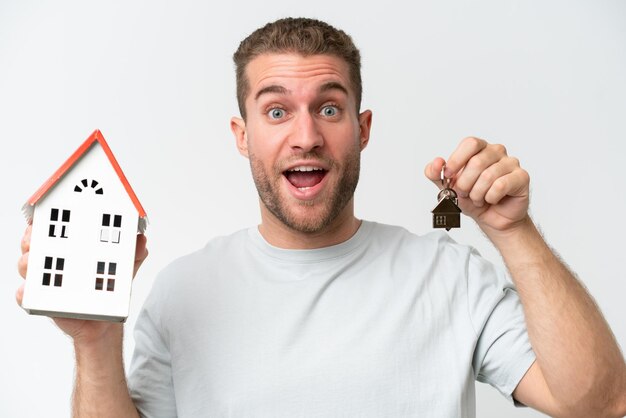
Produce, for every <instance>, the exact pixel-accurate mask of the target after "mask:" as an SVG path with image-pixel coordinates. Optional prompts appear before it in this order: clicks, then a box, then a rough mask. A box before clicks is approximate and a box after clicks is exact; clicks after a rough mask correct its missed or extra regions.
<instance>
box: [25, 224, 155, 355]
mask: <svg viewBox="0 0 626 418" xmlns="http://www.w3.org/2000/svg"><path fill="white" fill-rule="evenodd" d="M31 231H32V225H29V226H28V227H27V228H26V231H25V232H24V236H23V237H22V243H21V247H22V256H21V257H20V258H19V261H18V263H17V269H18V271H19V273H20V275H21V276H22V277H23V278H26V271H27V269H28V254H29V251H30V236H31ZM147 256H148V250H147V248H146V237H145V235H143V234H139V235H137V245H136V249H135V267H134V271H133V277H134V276H135V275H136V274H137V270H139V267H140V266H141V264H142V263H143V261H144V260H145V259H146V257H147ZM23 296H24V283H22V284H21V285H20V287H19V288H18V289H17V293H16V295H15V298H16V300H17V303H18V304H19V305H20V306H21V305H22V298H23ZM54 322H55V323H56V324H57V325H58V327H59V328H61V329H62V330H63V332H65V333H66V334H67V335H69V336H70V337H72V339H74V342H75V343H78V344H81V343H83V342H84V343H87V344H90V343H97V341H98V340H101V339H104V338H106V337H107V334H108V333H109V332H110V331H111V329H112V328H119V327H120V326H121V325H120V324H116V323H111V322H105V321H89V320H82V319H70V318H54Z"/></svg>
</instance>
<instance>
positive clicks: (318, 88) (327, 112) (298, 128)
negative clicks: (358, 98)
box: [231, 53, 371, 233]
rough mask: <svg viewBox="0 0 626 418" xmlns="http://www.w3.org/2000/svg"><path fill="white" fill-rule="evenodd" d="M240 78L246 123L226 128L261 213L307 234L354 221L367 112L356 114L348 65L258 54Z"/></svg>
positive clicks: (235, 121)
mask: <svg viewBox="0 0 626 418" xmlns="http://www.w3.org/2000/svg"><path fill="white" fill-rule="evenodd" d="M246 74H247V78H248V83H249V87H250V89H249V91H250V93H249V95H248V97H247V98H246V102H245V106H246V113H247V119H246V121H245V122H244V121H242V120H241V119H238V118H234V119H233V121H232V123H231V127H232V129H233V132H234V133H235V136H236V138H237V144H238V147H239V150H240V152H241V153H242V154H243V155H245V156H247V157H248V158H249V159H250V166H251V169H252V176H253V178H254V182H255V184H256V187H257V190H258V192H259V196H260V198H261V201H262V203H263V205H262V207H261V209H262V211H263V210H266V211H267V212H268V213H266V214H267V215H268V216H273V217H275V218H276V219H278V220H279V221H280V222H282V223H283V224H284V225H286V226H288V227H290V228H292V229H294V230H296V231H300V232H307V233H313V232H321V231H323V230H324V229H325V228H328V227H331V226H332V223H333V221H335V220H336V219H338V218H341V217H342V215H344V216H352V210H353V209H352V198H353V195H354V190H355V188H356V184H357V182H358V178H359V166H360V153H361V150H362V149H363V148H364V147H365V146H366V145H367V141H368V139H369V128H370V123H371V112H369V111H366V112H363V113H362V114H361V115H357V109H356V103H355V95H354V92H353V91H352V88H351V85H350V78H349V72H348V66H347V64H346V63H345V62H344V61H343V60H341V59H340V58H337V57H334V56H330V55H314V56H309V57H303V56H300V55H297V54H288V53H285V54H264V55H261V56H258V57H256V58H255V59H253V60H252V61H251V62H250V63H249V64H248V67H247V68H246ZM347 212H349V213H347Z"/></svg>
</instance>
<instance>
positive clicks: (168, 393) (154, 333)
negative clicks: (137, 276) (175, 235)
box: [128, 288, 177, 417]
mask: <svg viewBox="0 0 626 418" xmlns="http://www.w3.org/2000/svg"><path fill="white" fill-rule="evenodd" d="M157 294H158V291H156V290H155V289H154V288H153V290H152V292H151V293H150V296H148V299H147V300H146V302H145V303H144V306H143V308H142V310H141V313H140V314H139V317H138V318H137V323H136V325H135V332H134V337H135V351H134V353H133V358H132V361H131V366H130V372H129V376H128V386H129V389H130V395H131V397H132V399H133V402H134V403H135V407H136V408H137V410H138V411H139V414H140V415H141V416H142V417H176V416H177V413H176V399H175V396H174V386H173V381H172V365H171V357H170V352H169V349H168V347H167V344H166V343H165V340H164V338H163V336H162V334H161V332H160V331H159V328H158V327H157V324H158V323H159V321H158V320H156V319H155V316H156V315H155V313H154V307H155V306H158V303H159V302H158V300H159V297H158V296H157Z"/></svg>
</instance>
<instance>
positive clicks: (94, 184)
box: [74, 179, 104, 194]
mask: <svg viewBox="0 0 626 418" xmlns="http://www.w3.org/2000/svg"><path fill="white" fill-rule="evenodd" d="M96 187H98V182H97V181H96V180H91V182H90V181H89V180H87V179H82V181H81V182H80V183H79V184H77V185H76V186H74V191H75V192H78V193H82V191H83V190H84V189H87V188H91V189H92V190H94V193H95V194H104V190H102V187H98V188H96Z"/></svg>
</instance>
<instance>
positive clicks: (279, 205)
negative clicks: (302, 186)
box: [249, 149, 361, 233]
mask: <svg viewBox="0 0 626 418" xmlns="http://www.w3.org/2000/svg"><path fill="white" fill-rule="evenodd" d="M249 158H250V169H251V170H252V177H253V179H254V184H255V185H256V188H257V191H258V193H259V197H260V198H261V202H263V204H264V205H265V207H266V208H267V209H268V210H269V211H270V212H271V213H272V214H273V215H274V216H275V217H276V218H277V219H278V220H280V221H281V222H282V223H283V224H284V225H286V226H287V227H289V228H291V229H293V230H295V231H298V232H303V233H317V232H320V231H323V230H324V229H325V228H327V227H328V226H329V225H331V224H332V223H333V221H335V219H336V218H337V217H338V216H339V214H340V213H341V211H343V209H344V208H345V207H346V205H347V204H348V202H350V200H351V199H352V197H353V196H354V191H355V190H356V186H357V183H358V182H359V172H360V169H361V153H360V151H359V150H358V149H357V150H356V151H355V152H353V153H351V154H350V155H349V157H348V158H347V159H346V161H345V165H344V166H343V167H340V166H337V164H336V163H334V164H333V163H332V162H331V166H332V167H333V168H336V169H338V170H339V173H338V174H339V177H338V178H339V183H338V184H337V187H336V188H335V190H333V191H331V195H330V198H329V199H328V200H325V201H321V202H319V201H302V202H299V205H300V206H309V207H311V206H314V205H325V206H324V210H323V211H322V212H321V214H320V215H319V216H317V217H312V216H302V217H301V219H299V218H298V217H297V216H296V215H295V214H294V213H292V212H291V211H289V208H288V207H287V205H286V202H285V201H284V199H283V198H282V197H281V196H280V193H279V189H280V182H281V181H282V178H281V177H283V172H282V171H280V170H279V169H278V168H276V169H275V170H274V172H273V173H272V179H270V177H269V175H268V173H267V172H266V171H265V169H264V168H263V164H262V163H261V161H259V160H258V159H257V158H255V155H254V154H253V153H250V154H249ZM302 159H316V160H318V161H319V160H325V161H327V159H325V158H324V157H322V156H320V155H317V154H315V153H307V154H306V155H303V156H302Z"/></svg>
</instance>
